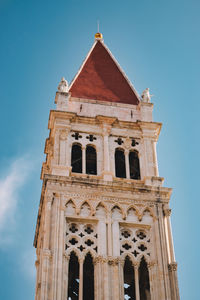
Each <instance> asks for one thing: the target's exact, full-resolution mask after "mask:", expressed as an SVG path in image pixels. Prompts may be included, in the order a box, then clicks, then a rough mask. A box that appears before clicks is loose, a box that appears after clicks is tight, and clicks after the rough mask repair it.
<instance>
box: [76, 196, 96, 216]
mask: <svg viewBox="0 0 200 300" xmlns="http://www.w3.org/2000/svg"><path fill="white" fill-rule="evenodd" d="M79 214H80V215H81V216H90V215H92V214H93V208H92V206H91V204H90V203H89V202H88V201H87V200H85V201H83V202H82V203H81V205H80V209H79Z"/></svg>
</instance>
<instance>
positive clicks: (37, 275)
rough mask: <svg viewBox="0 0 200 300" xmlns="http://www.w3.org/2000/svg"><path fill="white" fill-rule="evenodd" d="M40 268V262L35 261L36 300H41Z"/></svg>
mask: <svg viewBox="0 0 200 300" xmlns="http://www.w3.org/2000/svg"><path fill="white" fill-rule="evenodd" d="M39 266H40V262H39V260H36V261H35V267H36V286H35V300H39V295H38V294H39Z"/></svg>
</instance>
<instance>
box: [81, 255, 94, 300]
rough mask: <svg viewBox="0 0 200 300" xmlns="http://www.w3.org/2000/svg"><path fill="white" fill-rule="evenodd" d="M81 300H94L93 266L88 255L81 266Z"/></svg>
mask: <svg viewBox="0 0 200 300" xmlns="http://www.w3.org/2000/svg"><path fill="white" fill-rule="evenodd" d="M83 300H94V265H93V260H92V256H91V254H90V253H88V254H87V255H86V257H85V261H84V264H83Z"/></svg>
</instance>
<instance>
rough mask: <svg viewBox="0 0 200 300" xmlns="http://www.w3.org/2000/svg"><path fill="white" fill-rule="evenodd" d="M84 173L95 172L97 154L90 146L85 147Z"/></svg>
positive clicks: (93, 173)
mask: <svg viewBox="0 0 200 300" xmlns="http://www.w3.org/2000/svg"><path fill="white" fill-rule="evenodd" d="M86 174H92V175H96V174H97V154H96V149H95V148H94V147H92V146H87V148H86Z"/></svg>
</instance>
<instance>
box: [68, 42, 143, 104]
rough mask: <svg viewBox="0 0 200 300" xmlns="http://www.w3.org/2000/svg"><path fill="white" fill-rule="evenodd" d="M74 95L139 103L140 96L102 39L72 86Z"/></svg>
mask: <svg viewBox="0 0 200 300" xmlns="http://www.w3.org/2000/svg"><path fill="white" fill-rule="evenodd" d="M70 92H71V95H72V97H77V98H85V99H94V100H103V101H110V102H119V103H128V104H134V105H137V104H138V103H139V100H138V97H137V95H136V93H135V92H134V90H133V88H132V87H131V86H130V84H129V82H128V81H127V79H126V77H125V76H124V75H123V73H122V71H121V70H120V69H119V67H118V66H117V64H116V62H115V61H114V60H113V58H112V56H111V55H110V53H109V52H108V50H107V49H106V47H105V46H104V44H103V43H102V42H100V41H97V42H96V44H95V46H94V48H93V49H92V51H91V53H90V55H89V56H88V58H87V59H86V61H85V63H84V64H83V66H82V69H81V70H80V72H79V74H78V76H77V77H76V78H75V80H74V82H72V84H71V87H70Z"/></svg>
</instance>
